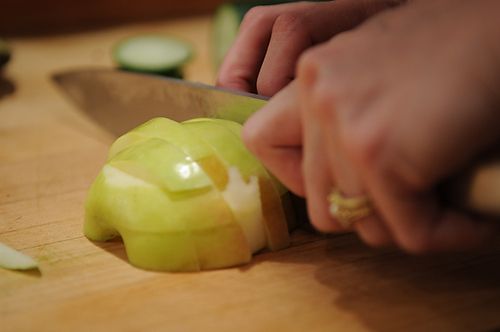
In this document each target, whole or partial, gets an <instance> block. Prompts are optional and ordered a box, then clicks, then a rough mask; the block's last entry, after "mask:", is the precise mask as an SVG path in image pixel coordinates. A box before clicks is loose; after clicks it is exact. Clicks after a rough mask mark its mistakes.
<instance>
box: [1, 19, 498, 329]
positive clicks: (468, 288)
mask: <svg viewBox="0 0 500 332" xmlns="http://www.w3.org/2000/svg"><path fill="white" fill-rule="evenodd" d="M209 31H210V19H209V18H208V17H195V18H190V19H182V20H177V21H166V22H159V23H154V24H143V25H127V26H122V27H118V28H108V29H106V30H95V31H92V32H85V33H78V34H71V35H59V36H52V37H43V38H42V37H37V38H25V39H21V38H19V39H11V40H10V43H11V45H12V48H13V51H14V55H13V61H12V62H11V63H10V64H9V66H8V68H7V70H6V71H5V72H4V75H3V76H4V79H3V80H2V81H1V83H0V95H1V98H0V241H2V242H5V243H7V244H9V245H11V246H12V247H15V248H17V249H19V250H21V251H22V252H25V253H27V254H29V255H32V256H33V257H35V258H36V259H37V260H38V261H39V262H40V270H39V271H36V272H15V271H7V270H2V269H0V330H1V331H4V332H7V331H235V330H237V331H475V330H476V331H486V330H492V329H495V328H500V245H496V246H494V247H493V248H491V249H488V250H485V251H483V252H478V253H467V254H446V255H438V256H429V257H412V256H408V255H405V254H404V253H401V252H399V251H397V250H395V249H383V250H381V249H377V250H376V249H370V248H368V247H366V246H364V245H363V244H362V243H361V242H360V241H359V240H358V239H357V237H356V236H355V235H353V234H341V235H335V236H322V235H318V234H315V233H314V232H312V231H311V230H308V229H304V230H297V231H295V232H294V233H293V234H292V246H291V247H290V248H288V249H286V250H282V251H279V252H275V253H269V252H264V253H261V254H259V255H257V256H256V257H255V259H254V260H253V262H252V263H250V264H248V265H245V266H241V267H237V268H231V269H225V270H217V271H208V272H201V273H162V272H151V271H144V270H140V269H137V268H135V267H132V266H130V265H129V264H128V262H127V260H126V256H125V254H124V250H123V246H122V244H121V243H120V242H119V241H114V242H109V243H92V242H90V241H89V240H87V239H86V238H85V237H84V236H83V235H82V220H83V202H84V199H85V195H86V192H87V190H88V188H89V185H90V183H91V181H92V180H93V178H94V177H95V176H96V175H97V172H98V171H99V169H100V167H101V166H102V164H103V162H104V160H105V156H106V153H107V149H108V147H109V145H110V143H111V142H112V140H113V137H112V136H111V135H109V134H107V133H106V132H104V131H103V130H101V129H99V127H97V126H96V125H95V124H94V123H92V122H91V121H90V120H89V119H87V118H86V117H85V116H84V115H82V114H80V113H79V112H78V110H77V109H76V108H75V107H74V106H73V105H72V104H71V103H69V102H68V101H67V100H66V99H65V98H64V97H63V96H62V95H61V94H60V93H59V91H58V90H57V89H56V88H55V86H54V85H53V84H52V83H51V81H50V74H51V73H52V72H54V71H58V70H62V69H68V68H74V67H78V66H87V65H100V66H111V65H112V64H111V62H110V57H109V51H110V48H111V46H112V45H113V43H115V42H116V41H117V40H118V39H120V38H122V37H125V36H129V35H133V34H137V33H142V32H162V33H170V34H173V35H176V36H179V37H182V38H185V39H186V40H188V41H190V42H191V43H193V45H194V47H195V49H196V58H195V59H194V60H193V61H192V62H191V63H190V65H189V66H188V67H187V68H186V76H187V78H189V79H191V80H196V81H201V82H205V83H212V82H213V79H214V71H213V68H212V66H211V61H210V57H209V42H210V39H209ZM499 242H500V241H499Z"/></svg>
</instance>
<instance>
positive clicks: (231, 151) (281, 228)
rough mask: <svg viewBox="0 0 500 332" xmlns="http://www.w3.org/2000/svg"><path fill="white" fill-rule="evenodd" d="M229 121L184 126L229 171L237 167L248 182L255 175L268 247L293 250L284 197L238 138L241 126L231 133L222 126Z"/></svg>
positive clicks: (197, 121)
mask: <svg viewBox="0 0 500 332" xmlns="http://www.w3.org/2000/svg"><path fill="white" fill-rule="evenodd" d="M224 122H227V120H220V119H194V120H189V121H186V122H183V125H184V126H186V128H187V129H189V130H190V131H191V132H192V133H193V135H196V136H197V137H198V138H199V139H201V140H203V141H205V142H206V143H207V144H209V145H211V146H212V148H213V149H214V152H215V153H216V154H217V156H219V159H221V160H223V161H224V162H225V163H226V165H227V167H230V166H233V165H234V166H235V167H237V168H238V169H239V171H240V172H241V174H242V175H243V177H244V179H245V180H246V181H248V179H249V178H250V176H252V175H255V176H257V177H258V180H259V187H260V195H261V201H262V211H263V215H264V228H265V230H266V237H267V246H268V248H269V249H271V250H279V249H283V248H286V247H288V246H289V244H290V238H289V234H288V226H287V222H286V215H285V212H284V210H283V207H282V205H281V200H280V194H279V192H278V191H277V189H276V188H275V186H274V184H273V183H272V180H271V178H270V176H269V173H268V172H267V170H266V169H265V168H264V167H263V166H262V164H261V163H260V162H259V161H258V160H257V159H256V158H255V157H254V156H253V155H252V154H251V153H250V151H248V150H247V149H246V147H245V146H244V145H243V142H242V141H241V138H240V135H238V134H235V131H237V129H238V128H239V130H240V131H241V128H242V127H241V125H239V124H237V123H234V124H235V125H236V126H235V127H234V129H232V130H229V129H228V128H227V127H226V126H224V125H221V123H224Z"/></svg>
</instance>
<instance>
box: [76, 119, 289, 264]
mask: <svg viewBox="0 0 500 332" xmlns="http://www.w3.org/2000/svg"><path fill="white" fill-rule="evenodd" d="M217 132H220V133H219V134H218V135H217V134H214V133H217ZM217 140H220V141H219V142H218V141H217ZM221 149H222V150H223V151H221ZM271 218H273V219H271ZM283 225H284V227H283ZM277 230H279V231H282V232H284V234H278V232H277ZM84 233H85V235H86V236H87V237H88V238H89V239H91V240H95V241H106V240H109V239H111V238H113V237H117V236H121V237H122V238H123V241H124V244H125V247H126V251H127V256H128V257H129V260H130V262H131V263H132V264H133V265H136V266H138V267H142V268H146V269H153V270H168V271H198V270H203V269H214V268H222V267H229V266H234V265H239V264H243V263H246V262H248V261H249V260H250V258H251V254H252V253H254V252H257V251H259V250H261V249H263V248H265V247H266V246H267V247H269V248H270V249H272V250H274V249H278V248H282V247H284V246H286V245H287V244H288V231H287V229H286V222H285V221H284V213H283V211H282V209H281V205H280V203H279V194H278V193H277V191H276V189H275V188H274V186H273V184H272V181H271V180H270V178H269V176H268V173H267V171H266V170H265V169H264V168H263V167H262V166H261V165H260V164H259V163H258V161H257V160H256V159H255V158H254V157H253V156H252V155H251V154H250V153H249V152H248V151H247V150H246V149H245V148H244V146H243V144H242V143H241V140H240V139H239V137H238V136H237V135H235V134H233V132H232V131H231V130H228V129H226V128H225V126H221V125H220V123H218V122H217V121H199V122H196V123H195V122H192V123H186V124H179V123H177V122H174V121H172V120H168V119H162V118H157V119H153V120H151V121H149V122H147V123H145V124H144V125H142V126H140V127H138V128H136V129H134V130H132V131H131V132H129V133H127V134H125V135H123V136H122V137H120V138H119V139H118V140H117V141H116V142H115V143H114V144H113V145H112V147H111V149H110V153H109V159H108V161H107V164H106V165H105V166H104V167H103V169H102V171H101V172H100V174H99V175H98V176H97V178H96V180H95V181H94V183H93V185H92V187H91V189H90V191H89V195H88V198H87V201H86V214H85V225H84Z"/></svg>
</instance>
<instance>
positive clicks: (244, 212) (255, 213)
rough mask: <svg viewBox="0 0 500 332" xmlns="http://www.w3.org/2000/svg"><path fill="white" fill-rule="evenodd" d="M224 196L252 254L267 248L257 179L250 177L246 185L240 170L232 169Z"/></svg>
mask: <svg viewBox="0 0 500 332" xmlns="http://www.w3.org/2000/svg"><path fill="white" fill-rule="evenodd" d="M222 196H223V197H224V199H225V200H226V203H227V204H228V205H229V207H230V208H231V210H232V211H233V214H234V215H235V219H236V221H237V222H238V223H239V224H240V226H241V228H242V229H243V233H245V236H246V238H247V240H248V244H249V245H250V249H251V250H252V253H255V252H257V251H259V250H261V249H263V248H265V247H266V232H265V229H264V222H263V215H262V204H261V200H260V190H259V182H258V179H257V177H255V176H252V177H250V180H249V182H248V183H246V182H245V181H244V180H243V177H242V176H241V174H240V172H239V171H238V169H237V168H235V167H231V168H230V169H229V181H228V184H227V186H226V190H225V191H224V192H223V193H222Z"/></svg>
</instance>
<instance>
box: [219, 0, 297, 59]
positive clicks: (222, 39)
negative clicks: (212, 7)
mask: <svg viewBox="0 0 500 332" xmlns="http://www.w3.org/2000/svg"><path fill="white" fill-rule="evenodd" d="M286 2H294V1H293V0H261V1H251V2H249V1H236V2H230V3H225V4H222V5H220V6H219V7H218V8H217V10H216V11H215V15H214V22H213V30H212V57H213V61H214V65H215V68H216V69H218V68H219V66H220V65H221V64H222V61H223V60H224V56H225V55H226V53H227V51H228V50H229V48H230V47H231V45H232V44H233V42H234V40H235V38H236V35H237V34H238V29H239V27H240V23H241V21H242V20H243V17H244V16H245V14H246V13H247V12H248V11H249V10H250V9H251V8H252V7H255V6H267V5H277V4H280V3H286Z"/></svg>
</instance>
